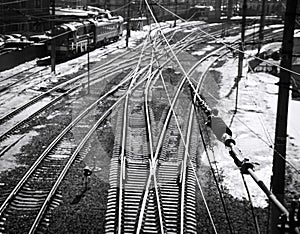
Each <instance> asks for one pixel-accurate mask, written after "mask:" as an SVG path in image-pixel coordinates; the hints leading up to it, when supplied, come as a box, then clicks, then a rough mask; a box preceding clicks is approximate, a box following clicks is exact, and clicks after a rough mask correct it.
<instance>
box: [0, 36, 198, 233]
mask: <svg viewBox="0 0 300 234" xmlns="http://www.w3.org/2000/svg"><path fill="white" fill-rule="evenodd" d="M198 40H200V39H199V38H198V39H193V40H191V41H188V42H187V43H185V44H184V46H183V45H176V46H174V49H176V50H178V51H181V50H183V49H184V48H187V47H188V46H190V45H189V43H191V42H192V41H198ZM202 40H203V39H202ZM157 44H159V45H160V46H162V45H163V43H157ZM118 59H119V58H118ZM114 61H117V59H116V60H114ZM148 61H151V62H150V68H148V67H147V69H149V70H148V71H152V72H151V73H150V72H148V73H146V71H145V70H147V69H146V68H145V63H146V62H148ZM131 62H132V64H131ZM110 63H112V61H111V62H110ZM129 63H130V66H133V65H134V64H136V63H137V58H135V57H134V55H133V57H132V58H131V59H129ZM138 63H139V64H140V67H143V68H144V69H145V70H143V69H142V70H141V71H138V70H135V71H134V72H133V75H134V76H133V77H130V78H127V79H125V80H124V81H122V82H121V84H119V85H117V86H116V87H115V88H113V90H111V93H113V92H114V91H116V90H117V89H120V88H121V87H122V88H121V89H122V90H123V91H121V92H123V93H125V94H124V95H123V96H122V98H119V99H117V100H116V103H115V104H112V106H111V108H109V109H108V110H107V111H106V112H105V113H104V114H103V115H102V116H101V118H100V119H99V120H98V121H97V122H96V123H95V125H94V126H93V127H92V128H91V129H90V130H88V129H86V132H87V134H86V137H84V139H83V141H82V142H81V143H80V144H79V145H75V144H74V142H72V139H71V137H70V136H69V135H68V134H69V131H70V130H71V129H72V128H74V127H75V125H76V124H77V122H76V121H78V122H79V121H80V120H81V118H83V116H85V114H88V112H90V111H91V109H92V108H93V107H95V105H96V104H97V103H99V102H100V100H103V99H104V97H101V98H100V99H99V100H97V101H96V102H94V103H93V104H92V105H91V106H93V107H91V106H90V107H89V108H88V109H86V110H85V111H84V112H83V113H85V114H83V115H80V117H79V116H78V117H77V118H76V120H74V121H73V122H72V123H71V124H70V125H68V127H67V129H65V131H64V132H62V133H61V134H60V135H59V136H58V137H57V138H56V139H55V141H53V142H52V143H51V145H49V146H48V147H47V149H46V150H45V151H44V152H43V154H42V155H41V156H40V157H39V159H38V160H37V161H36V162H35V163H34V164H33V166H32V167H31V168H30V169H29V170H28V171H27V173H26V175H25V176H24V178H23V179H22V180H21V181H20V182H19V183H18V185H17V186H16V187H15V188H14V189H13V190H12V191H11V192H9V195H7V197H6V199H5V201H4V202H3V204H2V206H1V207H0V217H1V220H0V230H3V232H5V230H7V226H10V225H13V224H14V223H15V222H18V221H20V220H22V221H24V222H28V223H30V225H29V228H28V232H29V233H36V232H43V231H44V230H45V229H46V228H47V225H49V222H50V221H49V220H50V217H51V210H53V209H55V208H56V207H57V206H58V205H59V204H60V202H61V195H60V193H59V185H60V184H61V182H62V180H63V179H64V177H65V175H66V173H67V172H68V170H69V169H70V168H71V165H72V164H73V163H74V162H75V161H76V158H77V157H78V154H79V152H81V151H82V150H84V147H85V145H86V143H87V142H88V139H89V136H90V135H91V134H93V132H94V131H95V130H96V129H97V127H98V126H99V125H100V124H101V122H102V121H103V120H104V119H105V118H106V116H107V115H108V114H109V113H110V112H111V111H112V109H116V108H119V109H120V111H119V112H118V117H117V125H116V130H115V136H116V137H115V143H114V149H113V156H112V159H111V169H110V178H109V180H110V188H109V190H108V203H107V212H106V223H105V230H106V232H107V233H116V232H118V233H132V232H138V233H140V232H149V233H150V232H151V233H172V232H174V233H175V232H178V231H180V232H183V231H184V230H191V232H196V224H195V223H196V221H195V220H196V219H195V202H194V201H195V189H196V188H195V176H194V171H193V169H192V167H193V166H195V158H196V154H195V149H196V144H197V137H196V135H197V134H196V133H194V132H193V131H195V130H194V129H193V128H192V126H193V125H194V124H195V123H194V118H193V117H191V116H193V114H191V113H190V114H189V116H190V117H189V121H188V123H187V122H184V121H183V120H182V122H181V124H180V125H182V126H181V127H183V126H185V129H186V130H184V134H185V136H182V135H181V133H180V131H179V130H178V123H176V121H177V120H176V117H174V113H175V109H176V108H177V107H175V105H176V102H177V99H178V97H179V95H181V94H182V89H184V85H185V84H186V80H185V79H186V77H183V78H182V81H181V82H180V84H179V85H178V86H176V89H175V92H174V93H173V94H171V97H172V98H173V99H172V103H171V104H170V105H169V107H168V108H166V110H165V111H164V113H165V114H163V115H161V116H160V120H159V121H157V120H155V117H154V115H155V113H154V110H153V109H151V108H150V107H149V105H148V104H149V103H148V102H149V100H151V95H149V90H150V89H151V90H152V91H151V92H152V93H153V92H155V91H157V90H156V88H154V87H153V84H154V81H155V82H157V80H158V78H157V77H158V73H159V70H158V69H157V67H159V64H158V65H157V67H155V66H154V63H153V52H152V53H149V57H148V58H143V59H141V60H139V62H138ZM165 64H168V63H167V62H166V63H165ZM117 65H118V66H119V68H121V69H125V68H128V67H126V64H125V63H121V62H120V63H118V64H117ZM123 65H124V67H122V66H123ZM104 66H106V67H105V68H103V67H104ZM103 67H102V66H101V67H99V68H97V69H95V70H94V71H93V72H95V73H99V72H101V73H102V75H103V74H108V73H110V74H111V73H112V72H115V71H114V69H115V67H113V66H109V65H108V63H107V64H105V65H103ZM162 67H163V66H162ZM102 68H103V70H101V69H102ZM139 76H141V78H139ZM77 78H78V77H77ZM78 79H80V78H78ZM146 80H148V83H146ZM91 82H98V81H97V78H95V79H94V80H91ZM129 82H131V84H129ZM70 83H71V82H70ZM125 84H127V85H125ZM145 87H147V88H145ZM150 87H151V88H150ZM73 88H74V90H75V89H76V88H77V87H73ZM128 89H129V91H128ZM69 91H70V90H69ZM72 91H73V90H72ZM72 91H70V92H72ZM107 95H109V94H107ZM107 95H106V96H107ZM168 98H169V97H168ZM165 99H166V100H167V98H165ZM123 100H124V103H123ZM166 100H165V101H166ZM166 102H167V101H166ZM120 103H122V105H123V108H122V109H123V110H122V111H121V108H120V106H121V105H120ZM181 104H182V103H181ZM191 109H192V108H189V110H191ZM9 118H10V117H9V116H7V117H6V118H3V121H4V120H7V119H9ZM4 122H5V121H4ZM162 123H163V124H162ZM159 124H162V125H160V126H161V128H160V127H159ZM150 126H151V127H150ZM154 128H155V129H158V130H157V131H153V129H154ZM159 130H160V131H159ZM183 139H186V141H185V143H186V144H187V145H188V146H186V145H185V144H184V143H182V141H183ZM189 146H190V149H188V148H187V147H189ZM188 156H189V157H190V160H191V163H192V164H193V165H191V164H190V165H189V164H188ZM43 178H46V179H43ZM116 207H117V209H116ZM27 210H29V212H27ZM16 217H18V218H17V219H16V220H14V218H16ZM26 230H27V229H26ZM26 232H27V231H26Z"/></svg>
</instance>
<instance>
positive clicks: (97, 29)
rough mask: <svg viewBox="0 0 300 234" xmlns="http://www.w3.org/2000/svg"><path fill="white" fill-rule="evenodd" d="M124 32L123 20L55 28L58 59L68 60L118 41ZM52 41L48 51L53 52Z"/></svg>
mask: <svg viewBox="0 0 300 234" xmlns="http://www.w3.org/2000/svg"><path fill="white" fill-rule="evenodd" d="M122 32H123V18H122V17H113V18H112V19H100V20H97V19H89V20H84V21H80V22H70V23H65V24H62V25H58V26H55V28H54V30H53V32H51V36H52V38H53V40H54V43H55V51H56V56H57V58H58V59H68V58H72V57H75V56H77V55H80V54H82V53H85V52H87V50H88V48H89V49H90V50H93V49H95V48H96V47H99V46H102V45H105V44H108V43H110V42H114V41H117V40H118V39H119V37H120V36H122ZM51 46H52V45H51V41H49V42H48V45H47V49H48V52H49V53H50V52H51V48H52V47H51Z"/></svg>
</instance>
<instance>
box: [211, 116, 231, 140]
mask: <svg viewBox="0 0 300 234" xmlns="http://www.w3.org/2000/svg"><path fill="white" fill-rule="evenodd" d="M210 127H211V129H212V131H213V133H214V134H215V135H216V137H217V139H218V140H219V141H223V135H224V134H228V135H229V136H232V132H231V130H230V129H229V128H228V127H227V125H226V123H225V122H224V121H223V119H221V118H220V117H216V116H212V118H211V121H210Z"/></svg>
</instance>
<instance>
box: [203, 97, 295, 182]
mask: <svg viewBox="0 0 300 234" xmlns="http://www.w3.org/2000/svg"><path fill="white" fill-rule="evenodd" d="M207 93H208V94H209V96H210V97H212V98H213V99H214V100H216V101H217V102H219V100H218V99H217V98H216V97H214V95H212V94H211V93H210V92H207ZM220 111H222V112H224V110H220ZM235 118H236V119H237V120H238V121H239V122H240V123H241V124H243V125H244V126H245V127H246V128H247V129H248V130H249V131H250V132H251V133H252V134H253V135H254V136H255V137H257V138H258V139H259V140H261V141H262V142H263V143H265V144H266V145H267V146H268V147H269V148H271V149H273V150H275V148H274V144H272V145H270V144H269V143H268V142H267V141H265V139H263V138H262V137H261V136H260V135H259V134H258V133H256V132H255V131H254V130H253V129H251V128H250V127H249V126H248V125H247V124H245V123H244V121H243V120H241V119H240V118H239V117H238V116H235ZM275 152H277V150H275ZM277 154H278V156H279V157H281V158H282V159H283V160H284V161H285V162H286V163H288V164H289V165H290V166H291V167H292V168H293V169H294V170H295V171H296V172H297V173H298V174H300V170H298V169H297V168H296V166H295V165H293V163H291V162H290V161H289V160H287V159H286V158H284V157H283V156H282V154H280V153H279V152H277ZM292 176H293V175H292Z"/></svg>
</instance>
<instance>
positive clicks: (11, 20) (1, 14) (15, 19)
mask: <svg viewBox="0 0 300 234" xmlns="http://www.w3.org/2000/svg"><path fill="white" fill-rule="evenodd" d="M49 9H50V0H11V1H7V0H0V34H9V33H23V34H29V35H30V34H33V33H38V32H43V31H45V30H47V29H49V27H50V21H51V19H50V18H49V17H50V11H49Z"/></svg>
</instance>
